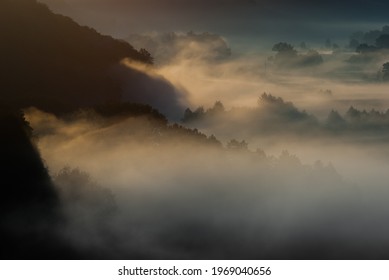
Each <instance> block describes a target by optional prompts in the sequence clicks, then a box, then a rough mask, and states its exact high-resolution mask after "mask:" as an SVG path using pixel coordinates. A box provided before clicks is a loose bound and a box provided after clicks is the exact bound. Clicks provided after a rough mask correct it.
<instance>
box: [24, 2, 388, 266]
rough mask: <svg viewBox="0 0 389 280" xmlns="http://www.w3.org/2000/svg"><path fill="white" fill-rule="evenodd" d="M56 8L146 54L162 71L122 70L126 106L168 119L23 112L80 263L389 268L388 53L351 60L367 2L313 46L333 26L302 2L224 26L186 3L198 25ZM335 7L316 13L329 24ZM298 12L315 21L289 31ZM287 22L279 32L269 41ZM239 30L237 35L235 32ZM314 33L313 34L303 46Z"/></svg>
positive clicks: (127, 9) (212, 6)
mask: <svg viewBox="0 0 389 280" xmlns="http://www.w3.org/2000/svg"><path fill="white" fill-rule="evenodd" d="M48 2H50V1H48ZM50 3H51V5H54V4H55V2H54V1H51V2H50ZM56 3H57V4H58V5H59V6H57V8H58V10H60V11H62V10H61V9H63V7H64V6H61V5H62V4H66V5H68V8H69V10H67V11H68V12H69V14H71V15H74V16H75V18H76V19H78V20H79V21H80V22H84V23H88V24H89V23H91V25H92V26H93V27H95V28H98V30H99V31H106V32H107V33H109V34H111V35H114V36H116V37H121V38H125V39H126V40H127V41H129V42H130V43H131V44H133V45H134V46H135V47H136V48H137V49H141V48H146V49H148V50H149V51H150V53H151V55H152V56H153V58H154V65H153V66H150V65H147V66H146V65H142V64H139V63H136V62H134V61H131V60H129V59H125V60H123V61H122V62H121V65H120V66H118V67H117V69H116V70H114V71H113V73H112V74H113V75H117V76H118V77H119V80H120V81H121V82H122V84H121V85H122V87H121V89H122V101H123V102H136V103H145V104H149V105H151V106H152V107H153V108H155V109H157V110H158V111H159V112H161V113H163V114H164V115H166V117H167V118H165V117H163V116H161V115H160V114H159V113H158V112H156V111H150V110H149V109H147V110H149V111H148V113H142V112H143V111H142V110H144V108H143V109H141V110H140V113H139V111H137V110H138V109H139V108H135V109H134V108H133V109H134V111H136V112H138V113H139V114H134V115H131V114H127V115H126V112H124V113H123V112H122V111H120V110H119V111H120V112H119V113H118V114H115V110H113V112H114V114H112V115H110V114H106V115H104V114H103V113H101V111H99V110H98V109H96V108H89V109H85V108H84V109H80V110H79V111H77V112H74V113H73V114H70V115H65V116H62V117H57V116H54V115H51V114H49V113H45V112H42V111H40V110H38V109H35V108H29V109H26V110H25V116H26V119H27V121H28V122H29V123H30V125H31V126H32V128H33V131H34V135H35V140H36V144H37V147H38V149H39V152H40V154H41V156H42V158H43V159H44V161H45V163H46V165H47V168H48V170H49V172H50V176H51V178H52V180H53V182H54V184H55V186H56V190H57V192H58V194H59V195H60V198H61V206H62V208H61V209H62V211H63V213H64V215H65V217H66V222H65V223H64V224H63V225H62V230H61V233H62V235H63V237H64V238H65V240H69V241H70V242H71V243H72V244H74V245H75V246H74V247H75V248H78V249H79V250H80V252H83V253H84V254H86V256H87V257H88V258H113V259H120V258H126V259H128V258H134V259H139V258H154V259H159V258H161V259H166V258H169V259H182V258H184V259H185V258H188V259H197V258H199V259H229V258H231V259H251V258H255V259H260V258H269V259H300V258H301V259H327V258H330V259H343V258H345V259H352V258H357V259H358V258H362V259H370V258H371V259H374V258H387V257H388V253H387V252H388V250H387V247H388V246H389V242H388V240H387V236H388V233H389V232H388V231H389V228H388V226H387V223H386V220H387V215H388V212H389V206H388V205H387V199H388V198H389V196H388V195H389V193H388V189H387V184H386V182H387V181H388V179H389V178H388V175H387V168H388V164H389V154H388V152H387V144H388V139H389V138H388V136H389V134H388V132H387V131H388V126H389V113H388V111H387V109H388V108H389V102H388V98H387V77H386V76H385V75H387V73H384V71H383V64H384V63H385V62H386V61H387V58H388V50H387V49H385V48H382V49H380V48H378V47H377V46H370V47H372V48H373V49H374V51H372V50H369V51H366V52H365V51H360V52H357V51H356V50H355V49H353V48H351V47H350V46H347V43H348V42H347V41H348V38H347V35H346V33H347V34H351V30H350V29H351V28H350V27H351V26H355V25H353V23H358V22H361V21H362V19H361V18H358V16H359V15H362V14H363V12H362V9H361V3H362V2H357V3H356V5H355V11H354V12H355V13H354V14H353V15H352V16H349V17H347V18H341V17H340V14H341V13H340V10H342V9H344V8H346V7H347V6H348V5H349V4H350V3H348V4H347V5H344V4H342V5H341V6H340V7H339V9H340V10H339V11H337V13H335V14H334V17H335V19H336V20H337V21H336V22H338V23H339V24H334V26H332V29H331V28H330V29H331V30H328V31H327V32H328V33H326V32H323V33H322V32H321V33H320V35H317V37H315V36H311V35H312V34H313V33H314V31H313V29H314V28H319V26H321V28H322V29H325V28H323V26H327V25H325V24H324V23H325V22H326V20H328V19H327V18H326V17H320V18H319V19H318V20H316V21H315V20H314V17H315V14H317V12H318V11H319V10H320V9H316V8H314V7H313V6H312V5H310V4H308V3H306V2H305V1H301V3H300V4H301V5H290V4H286V3H285V2H284V1H276V3H275V4H269V5H268V6H266V5H265V6H266V9H264V10H263V11H262V10H261V8H260V7H264V6H262V5H261V3H259V1H244V3H243V4H242V3H241V2H239V1H227V3H226V4H225V5H224V6H222V7H221V16H218V17H216V16H215V18H211V17H210V16H209V15H211V14H213V13H214V12H215V11H216V10H218V9H219V6H220V5H221V3H222V2H221V1H216V2H212V3H211V2H209V1H208V2H207V3H205V2H204V1H198V2H196V3H195V2H192V1H188V2H186V4H188V3H189V4H190V5H189V7H190V9H189V10H187V8H185V7H186V6H185V5H183V4H182V3H181V2H180V3H179V2H178V1H164V2H158V3H157V2H154V1H148V2H147V3H149V4H150V5H155V7H158V8H159V9H158V12H155V10H154V9H150V11H149V8H148V6H146V5H145V4H141V3H140V2H139V1H134V2H133V5H125V4H124V2H122V1H114V2H109V3H108V2H106V1H81V2H75V1H62V2H59V1H57V2H56ZM264 3H265V2H264ZM57 4H56V5H57ZM60 4H61V5H60ZM265 4H268V3H265ZM305 4H307V6H306V7H305V6H304V7H305V8H304V7H303V5H305ZM332 4H334V3H333V2H331V1H330V2H328V3H327V4H326V3H321V5H319V6H320V7H321V8H322V9H323V10H322V11H325V12H326V13H325V14H326V15H327V16H328V14H329V12H330V10H331V9H329V8H328V7H329V6H328V5H330V6H331V5H332ZM80 5H81V6H80ZM165 5H166V6H165ZM372 5H373V6H374V7H375V8H377V5H378V4H377V3H374V4H372ZM54 6H55V5H54ZM378 6H379V5H378ZM61 7H62V8H61ZM80 7H81V8H80ZM90 7H93V9H92V10H91V11H90V12H86V10H87V9H88V8H90ZM167 7H168V8H167ZM288 8H291V10H290V13H289V12H288ZM132 9H133V10H132ZM204 9H205V10H206V11H205V16H204V17H205V20H204V22H201V21H198V18H199V16H200V15H201V14H202V12H203V10H204ZM151 10H152V12H151ZM250 10H252V12H250ZM74 11H76V14H73V12H74ZM102 11H104V13H102ZM139 11H140V12H139ZM258 11H261V12H260V13H259V12H258ZM269 11H270V12H269ZM297 11H303V12H307V16H306V17H304V20H301V21H298V22H297V23H296V24H295V25H293V26H290V30H289V29H286V30H284V29H283V27H285V26H288V24H290V23H291V22H293V20H294V19H295V18H296V15H297V14H299V13H297ZM137 12H139V14H138V15H136V13H137ZM266 12H269V15H270V17H264V18H263V19H262V18H261V20H260V21H256V20H253V18H256V16H258V15H263V14H264V13H266ZM150 13H151V15H152V16H151V18H150V21H149V22H146V23H144V24H140V25H139V26H138V27H134V26H137V25H136V23H137V22H139V20H140V19H139V17H142V18H145V17H146V16H147V15H150ZM257 13H258V14H257ZM102 14H104V16H103V17H102ZM123 14H125V15H126V17H128V19H126V20H125V19H123V17H122V16H120V15H123ZM173 14H174V15H175V16H174V17H171V20H166V21H165V19H166V16H169V15H173ZM275 14H276V15H277V16H281V15H284V16H283V17H282V18H283V19H282V20H280V21H277V24H275V25H274V26H273V25H270V26H271V28H267V26H268V25H267V24H268V23H272V20H271V16H272V15H275ZM130 15H132V16H130ZM379 15H380V14H379ZM116 16H119V17H117V20H115V21H113V22H111V21H112V20H113V19H114V18H116ZM230 16H235V18H236V19H240V21H239V24H237V25H236V26H234V27H232V26H231V24H232V23H233V22H235V21H233V20H231V18H234V17H230ZM246 16H247V17H246ZM100 18H103V19H105V20H107V22H104V20H103V21H101V22H100V21H99V19H100ZM366 18H369V15H366ZM194 19H196V22H200V23H199V24H195V23H194V22H195V21H194ZM243 19H246V20H243ZM379 20H380V17H379V16H377V19H376V21H379ZM97 22H100V23H99V24H97ZM161 22H163V23H161ZM217 22H220V24H219V25H218V24H217ZM274 22H276V20H274ZM310 22H315V24H314V25H313V27H312V28H313V29H312V30H311V31H310V32H308V31H306V30H304V31H300V29H299V28H298V26H299V25H300V26H301V25H304V26H307V23H310ZM159 23H161V24H159ZM173 23H174V26H175V27H176V28H172V26H173ZM179 23H182V25H180V29H181V28H182V29H184V30H177V26H178V25H179ZM224 23H228V24H227V25H226V26H224V25H223V24H224ZM96 24H97V25H96ZM256 24H258V26H259V27H258V30H259V31H258V30H256V29H255V28H251V26H256ZM374 24H375V22H372V21H370V22H369V25H374ZM308 25H309V24H308ZM151 26H153V27H154V26H158V28H156V29H153V28H151ZM248 26H250V28H249V27H248ZM206 27H207V28H206ZM335 28H336V29H340V30H342V32H340V33H336V32H335V31H334V29H335ZM366 28H368V27H366ZM191 29H192V30H195V31H191V32H187V31H186V30H191ZM241 29H243V31H242V35H240V34H239V32H240V30H241ZM254 29H255V30H254ZM262 29H263V30H265V29H266V32H267V34H264V33H262V31H261V30H262ZM319 29H320V28H319ZM280 30H283V31H282V32H280ZM315 30H318V29H315ZM287 33H290V34H287ZM253 34H256V35H258V34H260V36H257V37H255V36H253ZM298 34H299V35H298ZM302 34H304V36H302ZM306 37H307V38H311V39H310V40H306V39H303V38H306ZM319 37H320V38H319ZM242 38H243V39H242ZM246 38H254V39H251V40H253V41H255V42H256V43H258V46H254V45H250V44H249V43H248V41H247V40H246ZM291 38H293V42H291V41H288V40H289V39H291ZM303 40H304V41H303ZM253 41H251V42H253ZM237 42H240V43H237ZM289 42H291V43H289ZM236 45H240V47H237V48H235V46H236ZM247 45H250V46H249V47H247ZM242 46H244V47H242ZM367 47H369V46H367ZM115 71H116V72H115ZM186 108H188V109H186ZM147 110H146V111H147ZM108 111H109V110H108ZM124 111H125V110H124ZM130 111H131V110H130Z"/></svg>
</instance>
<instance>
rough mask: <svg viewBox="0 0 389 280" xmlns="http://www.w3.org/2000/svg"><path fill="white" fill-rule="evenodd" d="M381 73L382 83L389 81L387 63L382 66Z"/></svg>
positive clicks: (388, 63)
mask: <svg viewBox="0 0 389 280" xmlns="http://www.w3.org/2000/svg"><path fill="white" fill-rule="evenodd" d="M382 73H383V79H384V81H389V62H386V63H384V64H383V65H382Z"/></svg>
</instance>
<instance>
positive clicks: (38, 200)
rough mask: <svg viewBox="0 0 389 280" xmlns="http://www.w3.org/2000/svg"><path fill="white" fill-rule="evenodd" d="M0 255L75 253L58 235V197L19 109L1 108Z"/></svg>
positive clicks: (39, 256)
mask: <svg viewBox="0 0 389 280" xmlns="http://www.w3.org/2000/svg"><path fill="white" fill-rule="evenodd" d="M0 130H1V132H2V135H1V137H0V170H1V173H0V174H1V188H0V191H1V196H0V239H1V242H2V244H3V245H2V248H1V250H0V259H51V258H60V259H62V258H76V257H77V256H78V254H76V252H75V250H73V249H72V248H71V246H70V244H66V242H65V241H64V240H63V239H62V238H60V237H59V235H58V232H57V228H58V226H59V225H60V224H61V223H62V220H63V219H62V215H61V214H60V205H59V198H58V196H57V194H56V192H55V190H54V187H53V184H52V182H51V179H50V177H49V175H48V172H47V170H46V168H45V166H44V165H43V163H42V160H41V158H40V156H39V154H38V152H37V150H36V149H35V147H34V145H33V144H32V142H31V140H30V137H31V128H30V127H29V125H28V123H26V122H25V120H24V118H23V116H22V115H20V114H14V113H10V112H8V113H6V112H5V110H2V112H1V113H0Z"/></svg>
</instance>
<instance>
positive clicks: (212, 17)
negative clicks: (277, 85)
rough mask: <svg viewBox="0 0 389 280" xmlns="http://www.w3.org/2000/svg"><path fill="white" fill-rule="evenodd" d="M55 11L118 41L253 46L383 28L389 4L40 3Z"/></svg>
mask: <svg viewBox="0 0 389 280" xmlns="http://www.w3.org/2000/svg"><path fill="white" fill-rule="evenodd" d="M41 1H42V2H44V3H46V4H48V5H49V6H50V8H52V9H53V10H54V11H56V12H59V13H62V14H65V15H68V16H70V17H72V18H74V19H75V20H77V21H78V22H79V23H81V24H85V25H89V26H92V27H94V28H96V29H97V30H98V31H100V32H102V33H106V34H110V35H113V36H115V37H119V38H122V37H126V36H127V35H129V34H130V33H145V32H153V31H154V32H171V31H184V32H187V31H189V30H193V31H197V32H205V31H208V32H213V33H217V34H220V35H222V36H225V37H227V38H229V39H230V40H235V41H237V42H238V41H239V40H243V41H247V42H248V43H247V44H249V43H250V42H252V43H253V44H255V43H259V42H261V40H262V41H263V40H267V39H271V40H282V39H283V40H300V41H303V40H307V41H320V42H322V41H324V40H325V39H326V38H331V39H335V40H340V39H344V37H345V36H348V35H349V34H351V33H352V32H355V31H358V30H360V29H367V30H370V29H373V28H376V27H379V26H382V25H383V23H384V22H385V19H386V14H385V11H387V10H388V8H389V4H388V3H387V2H385V1H365V0H356V1H351V0H347V1H334V0H330V1H324V0H319V1H306V0H298V1H286V0H275V1H270V0H213V1H206V0H196V1H195V0H183V1H182V0H181V1H179V0H77V1H75V0H41Z"/></svg>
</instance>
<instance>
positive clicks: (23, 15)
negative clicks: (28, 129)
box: [0, 0, 152, 113]
mask: <svg viewBox="0 0 389 280" xmlns="http://www.w3.org/2000/svg"><path fill="white" fill-rule="evenodd" d="M0 37H1V45H0V61H1V64H0V74H1V82H0V102H1V103H2V104H7V105H8V106H9V107H10V108H13V109H19V108H24V107H28V106H36V107H39V108H41V109H44V110H47V111H51V112H55V113H63V112H67V111H71V110H74V109H77V108H78V107H80V106H89V105H95V104H99V103H103V102H108V101H117V100H119V99H120V91H121V87H120V83H119V82H118V81H116V80H115V79H114V78H113V77H112V76H113V75H112V73H111V72H112V69H113V68H114V67H115V66H116V65H117V64H118V63H119V62H120V61H121V60H122V59H123V58H129V59H132V60H135V61H140V62H144V63H152V58H151V56H150V54H149V53H148V52H147V51H146V50H144V49H142V50H140V51H137V50H136V49H134V48H133V47H132V46H131V45H130V44H128V43H126V42H124V41H119V40H115V39H113V38H112V37H109V36H103V35H101V34H99V33H98V32H96V31H95V30H93V29H92V28H89V27H82V26H80V25H78V24H77V23H76V22H74V21H73V20H72V19H70V18H68V17H65V16H62V15H58V14H54V13H53V12H51V11H50V10H49V8H48V7H47V6H45V5H44V4H40V3H38V2H36V1H35V0H18V1H12V0H1V1H0Z"/></svg>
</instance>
